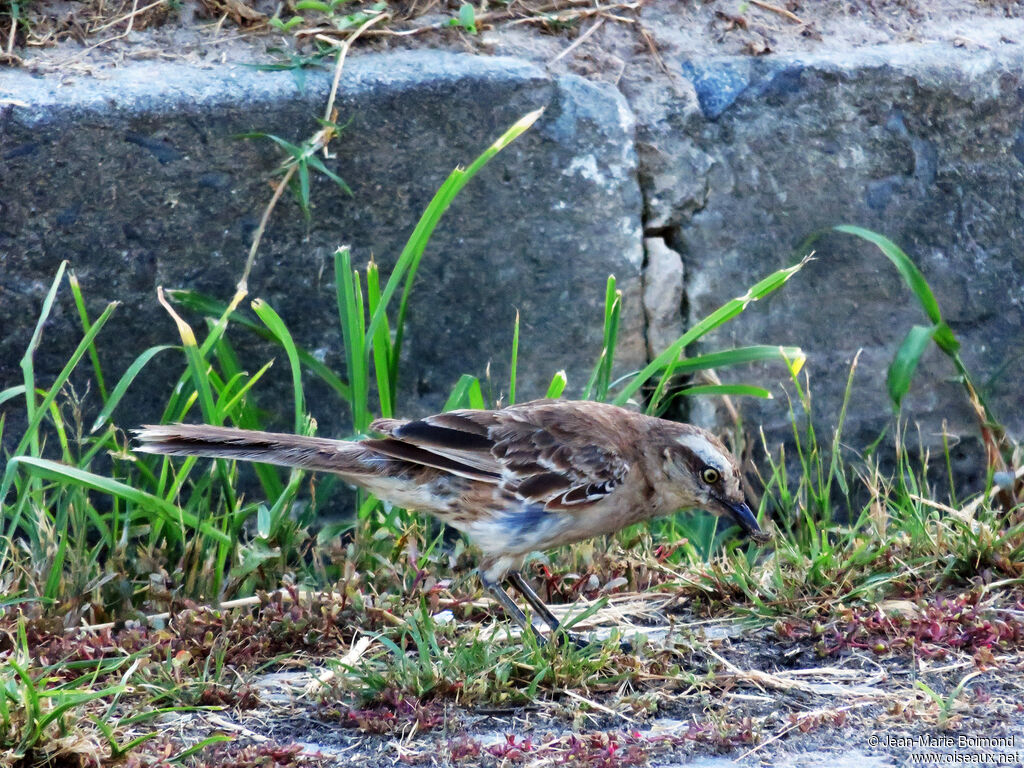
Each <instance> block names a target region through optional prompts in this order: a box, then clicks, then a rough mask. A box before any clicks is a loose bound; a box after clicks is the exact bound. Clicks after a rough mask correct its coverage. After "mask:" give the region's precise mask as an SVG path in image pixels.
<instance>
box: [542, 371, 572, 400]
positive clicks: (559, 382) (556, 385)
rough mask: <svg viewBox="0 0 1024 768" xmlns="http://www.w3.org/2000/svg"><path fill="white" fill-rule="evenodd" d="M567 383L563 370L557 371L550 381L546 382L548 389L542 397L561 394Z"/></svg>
mask: <svg viewBox="0 0 1024 768" xmlns="http://www.w3.org/2000/svg"><path fill="white" fill-rule="evenodd" d="M568 383H569V378H568V377H567V376H566V375H565V371H559V372H558V373H556V374H555V375H554V376H552V377H551V383H550V384H548V391H547V394H545V395H544V397H550V398H557V397H561V396H562V392H564V391H565V385H566V384H568Z"/></svg>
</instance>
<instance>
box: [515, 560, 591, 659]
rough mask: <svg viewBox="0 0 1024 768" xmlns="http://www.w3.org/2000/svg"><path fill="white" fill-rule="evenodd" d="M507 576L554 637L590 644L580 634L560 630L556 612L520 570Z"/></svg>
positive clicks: (582, 646)
mask: <svg viewBox="0 0 1024 768" xmlns="http://www.w3.org/2000/svg"><path fill="white" fill-rule="evenodd" d="M506 578H507V579H508V582H509V584H511V585H512V588H513V589H514V590H515V591H516V592H518V593H519V594H520V595H522V596H523V599H524V600H526V602H527V603H529V605H530V607H531V608H532V609H533V610H534V611H536V612H537V615H538V616H540V617H541V619H543V620H544V623H545V624H547V625H548V626H549V627H551V635H552V636H553V637H555V638H562V637H564V638H566V639H567V640H569V642H571V643H572V644H573V645H575V646H576V647H577V648H585V647H586V646H587V645H589V644H590V643H589V641H588V640H586V639H584V638H582V637H580V636H579V635H574V634H573V633H572V632H565V631H562V632H561V633H560V632H559V630H560V629H561V626H562V625H561V624H559V622H558V619H556V618H555V614H553V613H552V612H551V609H550V608H548V607H547V605H546V604H545V603H544V601H543V600H541V598H540V595H538V594H537V593H536V592H534V591H533V587H531V586H530V583H529V582H528V581H527V580H526V579H524V578H523V574H521V573H520V572H519V571H509V572H508V576H506Z"/></svg>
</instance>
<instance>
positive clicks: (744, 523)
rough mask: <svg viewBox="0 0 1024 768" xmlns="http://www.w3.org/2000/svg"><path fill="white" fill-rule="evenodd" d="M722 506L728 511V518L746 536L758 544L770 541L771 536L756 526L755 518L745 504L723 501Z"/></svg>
mask: <svg viewBox="0 0 1024 768" xmlns="http://www.w3.org/2000/svg"><path fill="white" fill-rule="evenodd" d="M722 504H724V505H725V507H726V509H728V510H729V516H730V517H732V519H733V520H735V521H736V522H737V523H738V524H739V526H740V528H742V529H743V532H744V533H745V534H747V536H749V537H750V538H752V539H753V540H754V541H756V542H758V543H764V542H766V541H768V540H769V539H771V537H772V536H771V534H770V533H766V532H765V531H762V530H761V526H759V525H758V524H757V518H756V517H754V513H753V512H751V511H750V507H748V506H747V505H746V504H745V503H743V502H742V501H727V500H723V501H722Z"/></svg>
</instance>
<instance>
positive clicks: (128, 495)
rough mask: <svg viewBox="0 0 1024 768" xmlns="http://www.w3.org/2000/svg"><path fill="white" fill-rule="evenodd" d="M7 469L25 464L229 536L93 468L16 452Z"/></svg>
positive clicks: (202, 529)
mask: <svg viewBox="0 0 1024 768" xmlns="http://www.w3.org/2000/svg"><path fill="white" fill-rule="evenodd" d="M7 467H8V473H10V472H11V470H12V469H16V468H17V467H25V468H27V469H28V471H30V472H32V473H33V474H35V475H37V476H39V477H44V478H47V479H50V480H57V481H60V482H68V483H71V484H73V485H77V486H80V487H82V488H87V489H89V490H93V491H99V492H100V493H106V494H108V495H111V496H116V497H117V498H119V499H123V500H124V501H127V502H131V503H133V504H138V505H139V506H141V507H144V508H146V509H150V510H152V511H154V512H156V513H157V514H159V515H160V516H161V517H163V518H164V519H165V520H166V521H167V522H169V523H173V524H175V525H179V526H183V527H187V528H191V529H192V530H195V531H199V532H200V533H202V534H204V535H206V536H209V537H210V538H212V539H214V540H215V541H217V542H218V543H222V544H228V543H231V539H230V538H229V537H228V536H227V534H225V533H223V532H221V531H219V530H218V529H217V528H215V527H214V526H212V525H211V524H210V523H208V522H201V521H200V520H199V519H198V518H197V517H196V516H195V515H193V514H191V513H190V512H186V511H185V510H183V509H179V508H178V507H176V506H175V505H173V504H171V503H170V502H168V501H164V500H163V499H161V498H159V497H157V496H153V495H152V494H149V493H146V492H145V491H142V490H139V489H137V488H132V487H131V486H130V485H126V484H125V483H122V482H120V481H119V480H115V479H113V478H111V477H103V476H102V475H97V474H94V473H92V472H87V471H85V470H83V469H78V468H77V467H69V466H67V465H66V464H61V463H59V462H56V461H50V460H49V459H39V458H35V457H32V456H15V457H14V458H12V459H11V460H10V462H8V465H7Z"/></svg>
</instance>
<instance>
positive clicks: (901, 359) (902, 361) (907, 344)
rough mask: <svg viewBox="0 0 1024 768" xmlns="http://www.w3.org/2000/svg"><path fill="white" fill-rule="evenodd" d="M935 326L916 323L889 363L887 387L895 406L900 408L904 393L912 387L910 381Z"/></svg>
mask: <svg viewBox="0 0 1024 768" xmlns="http://www.w3.org/2000/svg"><path fill="white" fill-rule="evenodd" d="M934 331H935V329H934V328H927V327H925V326H923V325H915V326H914V327H913V328H911V329H910V330H909V331H908V332H907V335H906V336H905V337H904V339H903V343H902V344H900V348H899V349H898V350H897V351H896V356H895V357H893V359H892V362H891V363H890V364H889V373H888V375H887V376H886V380H885V383H886V387H887V388H888V390H889V397H890V398H891V399H892V403H893V406H894V407H895V408H896V409H897V410H899V407H900V404H901V403H902V402H903V397H904V395H906V394H907V392H908V390H909V389H910V382H911V380H912V379H913V378H914V371H915V370H917V364H918V362H919V361H920V360H921V355H922V354H923V353H924V348H925V347H926V346H927V345H928V342H929V341H930V340H931V338H932V335H933V334H934Z"/></svg>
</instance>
